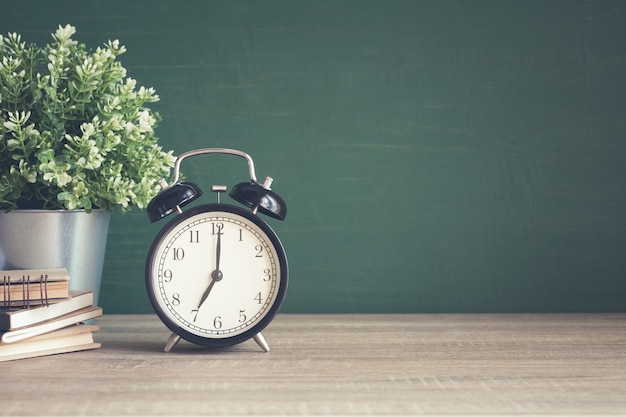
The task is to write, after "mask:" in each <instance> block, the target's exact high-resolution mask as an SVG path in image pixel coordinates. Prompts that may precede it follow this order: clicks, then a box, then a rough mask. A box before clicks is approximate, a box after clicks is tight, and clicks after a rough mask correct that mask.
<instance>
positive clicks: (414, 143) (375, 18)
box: [0, 0, 626, 313]
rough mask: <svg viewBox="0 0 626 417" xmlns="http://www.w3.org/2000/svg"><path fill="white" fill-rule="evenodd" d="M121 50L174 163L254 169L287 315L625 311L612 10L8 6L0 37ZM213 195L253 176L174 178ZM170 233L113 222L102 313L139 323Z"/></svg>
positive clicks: (327, 4)
mask: <svg viewBox="0 0 626 417" xmlns="http://www.w3.org/2000/svg"><path fill="white" fill-rule="evenodd" d="M66 23H71V24H73V25H75V26H76V27H77V29H78V33H77V38H78V39H79V40H80V41H82V42H85V43H87V44H90V45H93V46H97V45H99V44H101V43H102V42H104V41H106V40H108V39H119V40H120V41H121V43H122V44H124V45H126V47H127V49H128V52H127V53H126V54H125V55H124V56H122V62H123V64H124V65H125V66H126V67H127V68H128V69H129V75H130V76H131V77H133V78H136V79H137V80H138V82H139V83H140V84H142V85H145V86H152V87H154V88H155V89H156V90H157V92H158V93H159V95H160V96H161V101H160V102H159V103H157V104H156V105H155V106H154V108H155V109H156V110H158V111H159V112H160V113H161V115H162V117H163V121H162V122H161V124H160V126H159V128H158V131H157V133H158V136H159V137H160V138H161V141H162V143H163V145H164V147H165V148H169V149H173V150H174V151H175V153H176V154H179V153H182V152H184V151H187V150H190V149H195V148H200V147H229V148H235V149H240V150H243V151H245V152H248V153H249V154H250V155H252V157H253V159H254V161H255V164H256V168H257V174H258V176H259V177H261V178H264V177H265V176H266V175H269V176H272V177H274V179H275V181H274V185H273V189H274V191H276V192H277V193H278V194H280V195H281V196H282V197H283V198H285V200H286V201H287V204H288V208H289V214H288V217H287V219H286V221H284V222H280V221H277V220H273V219H268V223H269V224H270V225H271V226H272V227H273V228H274V229H275V230H276V231H277V233H278V234H279V236H281V238H282V241H283V244H284V246H285V248H286V250H287V254H288V257H289V262H290V272H291V277H290V278H291V281H290V289H289V293H288V295H287V299H286V301H285V305H284V308H283V311H284V312H292V313H321V312H339V313H364V312H374V313H378V312H391V313H395V312H520V311H522V312H552V311H568V312H569V311H626V256H625V254H626V180H625V179H626V163H625V161H626V2H624V1H593V2H589V1H586V0H553V1H538V0H535V1H533V0H530V1H521V0H519V1H518V0H497V1H495V0H494V1H490V0H475V1H465V0H457V1H452V0H436V1H435V0H433V1H426V0H414V1H413V0H317V1H306V0H268V1H253V0H245V1H244V0H239V1H237V0H235V1H228V2H224V1H211V0H208V1H206V0H198V1H191V0H190V1H179V0H176V1H174V0H107V1H93V2H85V1H78V0H56V1H54V2H50V1H44V0H42V1H34V0H21V1H19V2H17V1H16V2H5V3H3V5H2V6H0V29H1V31H2V33H7V32H13V31H16V32H19V33H21V34H22V36H23V37H24V38H25V39H28V40H29V41H36V42H45V41H47V38H48V36H49V33H50V32H52V31H53V30H54V29H55V28H56V27H57V26H58V25H59V24H66ZM183 172H184V173H185V175H186V177H187V178H188V179H189V180H192V181H194V182H196V183H198V185H200V186H201V187H202V188H204V189H205V191H206V194H205V196H204V197H203V202H210V201H213V199H214V196H213V195H211V193H210V192H208V191H209V188H210V186H211V185H212V184H224V185H229V186H233V185H235V184H236V183H238V182H241V181H245V180H247V179H248V177H247V167H246V165H245V162H244V161H242V160H239V159H234V158H232V157H231V158H229V157H224V156H209V157H204V158H203V157H198V158H194V159H190V160H189V161H188V162H187V161H186V162H185V164H184V166H183ZM164 224H165V223H164V222H163V223H162V224H160V223H156V224H149V223H148V221H147V218H146V216H145V213H142V212H135V213H131V214H128V215H120V214H115V215H114V216H113V218H112V222H111V231H110V236H109V241H108V247H107V258H106V262H105V269H104V278H103V279H104V282H103V288H102V297H101V304H102V306H103V307H104V309H105V311H106V312H108V313H128V312H130V313H146V312H151V308H150V306H149V302H148V299H147V296H146V292H145V288H144V264H145V258H146V255H147V252H148V248H149V245H150V242H151V241H152V239H153V237H154V236H155V235H156V233H157V232H158V230H159V229H160V227H162V226H163V225H164Z"/></svg>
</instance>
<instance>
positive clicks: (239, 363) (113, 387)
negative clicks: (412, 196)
mask: <svg viewBox="0 0 626 417" xmlns="http://www.w3.org/2000/svg"><path fill="white" fill-rule="evenodd" d="M98 324H100V326H101V327H102V330H101V331H100V332H98V333H97V334H96V339H97V340H98V341H100V342H101V343H102V347H101V348H100V349H97V350H93V351H86V352H78V353H69V354H63V355H57V356H50V357H42V358H34V359H26V360H21V361H14V362H7V363H2V364H0V372H1V373H2V381H1V382H0V386H1V394H0V395H1V397H0V398H1V399H0V404H1V407H0V410H1V411H0V414H2V415H251V414H255V415H276V414H281V415H420V414H426V415H434V414H457V415H477V414H483V415H484V414H489V415H512V414H533V415H541V414H543V415H548V414H551V415H553V414H560V415H563V414H596V415H597V414H615V413H617V414H626V314H592V315H586V314H568V315H279V316H278V317H277V319H276V320H275V321H274V322H273V323H272V324H271V325H270V326H269V327H268V328H267V329H266V330H265V331H264V332H263V334H264V335H265V338H266V339H267V341H268V343H269V344H270V346H271V348H272V351H271V352H270V353H264V352H263V351H261V350H260V349H259V347H258V346H257V345H256V344H255V343H254V342H253V341H248V342H245V343H243V344H241V345H238V346H236V347H232V348H227V349H223V350H207V349H204V348H200V347H196V346H193V345H191V344H188V343H186V342H181V343H179V344H178V345H177V346H176V347H175V349H174V350H173V351H172V352H170V353H163V352H162V348H163V345H164V343H165V341H166V339H167V337H168V336H169V332H168V331H167V329H166V328H165V327H164V326H163V325H162V324H161V322H160V321H158V319H157V318H156V316H152V315H140V316H136V315H108V316H107V315H105V316H104V317H102V318H101V319H99V320H98ZM38 395H40V396H38Z"/></svg>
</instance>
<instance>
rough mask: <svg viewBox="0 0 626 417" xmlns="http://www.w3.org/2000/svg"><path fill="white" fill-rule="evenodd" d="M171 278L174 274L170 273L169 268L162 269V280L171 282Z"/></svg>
mask: <svg viewBox="0 0 626 417" xmlns="http://www.w3.org/2000/svg"><path fill="white" fill-rule="evenodd" d="M172 278H174V274H173V273H172V270H171V269H166V270H165V271H163V281H164V282H171V281H172Z"/></svg>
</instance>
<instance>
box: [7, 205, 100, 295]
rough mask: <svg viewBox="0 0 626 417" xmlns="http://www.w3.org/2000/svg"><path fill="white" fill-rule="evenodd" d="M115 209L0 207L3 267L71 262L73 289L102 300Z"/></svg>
mask: <svg viewBox="0 0 626 417" xmlns="http://www.w3.org/2000/svg"><path fill="white" fill-rule="evenodd" d="M110 218H111V213H110V212H108V211H105V210H93V211H92V212H91V213H87V212H85V211H84V210H13V211H11V212H9V213H4V212H0V269H5V270H6V269H31V268H32V269H38V268H67V270H68V272H69V274H70V289H71V290H89V291H93V295H94V305H98V299H99V296H100V282H101V280H102V268H103V264H104V254H105V249H106V242H107V236H108V231H109V220H110Z"/></svg>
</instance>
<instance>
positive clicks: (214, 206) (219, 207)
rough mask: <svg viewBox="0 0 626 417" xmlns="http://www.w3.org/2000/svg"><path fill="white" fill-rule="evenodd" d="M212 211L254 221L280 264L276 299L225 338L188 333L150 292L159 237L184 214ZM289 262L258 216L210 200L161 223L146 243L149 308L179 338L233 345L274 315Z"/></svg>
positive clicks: (284, 289) (184, 217)
mask: <svg viewBox="0 0 626 417" xmlns="http://www.w3.org/2000/svg"><path fill="white" fill-rule="evenodd" d="M213 211H224V212H227V213H232V214H236V215H239V216H242V217H245V218H246V219H248V220H250V221H251V222H253V223H254V224H256V225H257V226H258V227H259V228H260V229H261V230H262V231H263V232H265V234H266V235H267V236H268V238H269V239H270V242H271V243H272V245H273V246H274V247H275V248H276V253H277V255H278V262H279V265H280V271H281V277H280V284H279V287H278V292H277V294H276V299H275V301H274V304H273V305H272V306H271V307H270V309H269V311H268V312H267V314H266V315H265V316H264V317H263V318H262V319H261V320H260V321H259V322H258V323H257V324H255V325H254V326H252V327H251V328H250V329H248V330H246V331H245V332H243V333H241V334H238V335H235V336H232V337H226V338H212V337H209V336H207V337H202V336H198V335H196V334H193V333H190V332H189V331H187V330H186V329H185V328H184V327H181V326H180V325H179V324H178V323H177V322H174V321H173V320H171V319H170V318H169V317H168V316H167V314H166V313H165V312H164V311H162V309H161V306H160V305H159V303H158V301H157V299H158V298H159V296H158V295H157V294H155V293H154V289H153V285H152V282H153V281H154V280H155V279H156V277H153V276H152V266H153V264H154V262H155V260H156V259H155V257H156V252H157V249H158V247H159V246H160V243H161V241H162V240H163V238H164V237H165V236H166V235H167V234H168V233H169V232H170V230H172V229H173V228H174V227H176V226H177V225H179V224H180V223H182V222H184V221H185V220H187V219H188V218H190V217H192V216H195V215H197V214H200V213H208V212H213ZM288 268H289V266H288V263H287V254H286V252H285V248H284V247H283V244H282V242H281V241H280V239H279V238H278V235H276V232H274V230H273V229H272V228H271V227H270V226H269V225H268V224H267V223H265V222H264V221H263V220H262V219H261V218H260V217H258V216H256V215H255V214H253V213H252V212H251V211H248V210H244V209H242V208H241V207H237V206H233V205H231V204H222V203H211V204H203V205H200V206H196V207H193V208H190V209H188V210H186V211H184V212H182V213H181V214H179V215H177V216H176V217H174V218H173V219H172V220H170V221H169V222H168V223H167V224H166V225H165V226H164V227H163V229H161V230H160V231H159V233H158V234H157V236H156V237H155V239H154V241H153V242H152V245H151V247H150V251H149V252H148V257H147V260H146V276H145V279H146V289H147V291H148V297H149V299H150V303H151V304H152V308H153V309H154V311H155V312H156V313H157V315H158V316H159V318H160V319H161V321H162V322H163V323H164V324H165V325H166V326H167V328H168V329H170V330H171V331H172V332H174V333H176V334H177V335H179V336H180V337H182V338H183V339H185V340H187V341H188V342H191V343H194V344H197V345H201V346H207V347H226V346H232V345H236V344H238V343H241V342H244V341H246V340H248V339H250V338H252V337H254V336H255V335H256V334H258V333H259V332H261V331H262V330H263V329H265V327H267V325H268V324H269V323H270V322H271V321H272V320H273V319H274V317H275V316H276V314H278V311H279V310H280V308H281V306H282V304H283V301H284V300H285V296H286V295H287V287H288V284H289V270H288Z"/></svg>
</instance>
